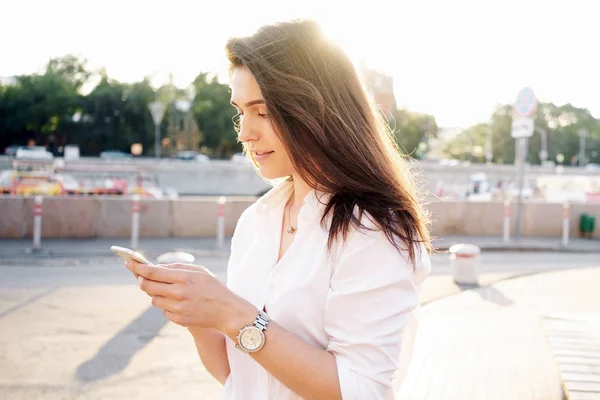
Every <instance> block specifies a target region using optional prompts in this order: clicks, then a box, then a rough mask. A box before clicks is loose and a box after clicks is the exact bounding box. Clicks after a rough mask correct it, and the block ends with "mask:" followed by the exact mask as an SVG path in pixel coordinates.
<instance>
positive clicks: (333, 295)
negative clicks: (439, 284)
mask: <svg viewBox="0 0 600 400" xmlns="http://www.w3.org/2000/svg"><path fill="white" fill-rule="evenodd" d="M357 236H358V237H357V238H354V239H357V240H353V241H352V242H348V243H347V246H346V247H345V250H344V251H343V252H342V253H341V255H340V258H339V261H338V262H337V263H336V265H335V267H334V269H333V271H332V277H331V284H330V289H329V293H328V295H327V300H326V304H325V321H324V323H325V331H326V332H327V334H328V335H329V339H330V343H329V345H328V347H327V351H329V352H330V353H331V354H333V355H334V356H335V359H336V363H337V369H338V377H339V383H340V389H341V393H342V398H343V399H345V400H349V399H357V400H358V399H360V400H366V399H383V398H384V396H385V395H386V393H387V392H388V390H390V389H391V386H392V378H393V376H394V373H395V371H396V369H397V368H398V364H399V359H400V352H401V348H402V338H403V334H404V329H405V326H406V324H407V323H408V321H409V320H410V318H411V313H412V311H413V310H414V309H415V308H417V307H418V306H419V294H418V292H419V286H420V285H419V284H420V282H418V279H417V278H416V276H417V272H415V270H413V264H412V263H410V262H408V260H407V255H406V254H404V253H403V252H399V251H398V250H397V249H396V248H395V247H394V246H393V245H392V244H391V243H390V242H389V241H388V239H387V237H386V236H385V235H384V234H383V233H382V232H371V233H369V234H368V235H367V234H357ZM423 257H425V258H427V257H428V256H427V254H426V253H425V252H424V250H418V251H417V252H416V258H417V260H420V259H421V260H422V259H423ZM427 262H428V258H427ZM420 264H422V262H417V266H416V268H417V269H419V268H421V269H422V266H421V265H420ZM427 272H428V271H427Z"/></svg>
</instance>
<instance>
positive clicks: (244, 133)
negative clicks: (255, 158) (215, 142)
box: [238, 119, 258, 143]
mask: <svg viewBox="0 0 600 400" xmlns="http://www.w3.org/2000/svg"><path fill="white" fill-rule="evenodd" d="M239 124H240V128H239V131H238V139H239V141H240V142H243V143H245V142H250V141H252V140H256V139H257V138H258V133H257V132H256V130H255V129H254V127H253V126H252V123H251V121H250V120H249V119H247V120H246V121H243V120H240V122H239Z"/></svg>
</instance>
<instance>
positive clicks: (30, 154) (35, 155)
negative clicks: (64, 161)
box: [15, 146, 54, 161]
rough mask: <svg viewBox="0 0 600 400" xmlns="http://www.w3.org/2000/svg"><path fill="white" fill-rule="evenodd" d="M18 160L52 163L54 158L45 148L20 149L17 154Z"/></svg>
mask: <svg viewBox="0 0 600 400" xmlns="http://www.w3.org/2000/svg"><path fill="white" fill-rule="evenodd" d="M15 157H16V159H17V160H41V161H52V159H53V158H54V156H53V155H52V153H50V152H49V151H48V150H46V148H45V147H43V146H31V147H25V146H23V147H19V148H18V149H17V152H16V154H15Z"/></svg>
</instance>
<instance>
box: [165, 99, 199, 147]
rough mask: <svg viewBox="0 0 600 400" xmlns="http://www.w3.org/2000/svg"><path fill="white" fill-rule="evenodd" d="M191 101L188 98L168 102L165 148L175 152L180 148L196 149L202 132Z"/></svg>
mask: <svg viewBox="0 0 600 400" xmlns="http://www.w3.org/2000/svg"><path fill="white" fill-rule="evenodd" d="M191 105H192V103H191V102H190V101H188V100H174V101H172V102H171V103H170V104H169V113H168V128H167V138H168V141H167V142H166V146H164V147H167V148H166V149H165V150H167V151H171V152H173V153H174V152H176V151H181V150H198V146H199V144H200V141H201V140H202V133H201V132H200V129H198V125H197V124H196V120H195V119H194V113H193V112H192V109H191Z"/></svg>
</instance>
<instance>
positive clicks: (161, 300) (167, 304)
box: [152, 296, 177, 313]
mask: <svg viewBox="0 0 600 400" xmlns="http://www.w3.org/2000/svg"><path fill="white" fill-rule="evenodd" d="M152 305H153V306H154V307H156V308H160V309H161V310H164V311H165V312H167V311H168V312H170V313H175V309H176V308H177V304H176V303H175V302H173V300H170V299H168V298H166V297H162V296H154V297H152Z"/></svg>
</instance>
